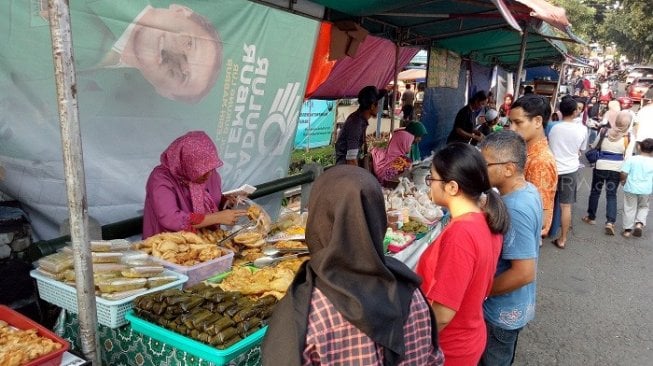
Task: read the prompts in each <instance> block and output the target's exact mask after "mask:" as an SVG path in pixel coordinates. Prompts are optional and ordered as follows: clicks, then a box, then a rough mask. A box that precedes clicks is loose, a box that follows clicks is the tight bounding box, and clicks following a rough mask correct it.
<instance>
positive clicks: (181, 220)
mask: <svg viewBox="0 0 653 366" xmlns="http://www.w3.org/2000/svg"><path fill="white" fill-rule="evenodd" d="M221 187H222V179H221V178H220V174H218V172H217V171H214V172H213V174H211V176H210V177H209V179H208V181H207V182H206V191H207V192H208V193H209V194H208V195H205V197H209V196H210V197H211V199H212V200H213V203H212V204H210V205H205V206H213V207H220V206H219V205H220V201H221V199H222V188H221ZM145 190H146V194H145V208H144V212H143V239H145V238H148V237H150V236H152V235H155V234H158V233H160V232H164V231H180V230H192V224H193V223H192V217H191V216H193V214H194V212H193V208H192V207H193V206H192V202H191V196H190V190H189V189H188V186H187V185H186V184H184V183H182V182H181V181H180V180H179V179H177V178H175V177H174V176H173V175H172V174H171V173H170V171H169V170H168V169H167V168H166V167H164V166H162V165H159V166H157V167H156V168H154V170H153V171H152V173H151V174H150V177H149V179H148V180H147V185H146V188H145ZM207 199H208V198H207ZM206 213H209V212H206Z"/></svg>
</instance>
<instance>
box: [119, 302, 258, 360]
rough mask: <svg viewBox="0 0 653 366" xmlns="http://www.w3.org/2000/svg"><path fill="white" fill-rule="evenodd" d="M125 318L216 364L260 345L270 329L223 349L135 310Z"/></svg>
mask: <svg viewBox="0 0 653 366" xmlns="http://www.w3.org/2000/svg"><path fill="white" fill-rule="evenodd" d="M125 318H126V319H127V320H129V322H130V323H131V327H132V329H133V330H134V331H136V332H139V333H141V334H144V335H146V336H148V337H150V338H152V339H156V340H158V341H160V342H163V343H166V344H169V345H171V346H172V347H175V348H177V349H179V350H181V351H186V352H188V353H189V354H191V355H193V356H196V357H199V358H201V359H203V360H206V361H209V362H213V363H215V364H216V365H226V364H227V363H228V362H229V361H231V360H233V359H234V358H236V357H238V356H239V355H241V354H243V353H245V352H247V351H249V350H250V349H252V348H254V347H256V346H257V345H259V344H260V343H261V342H262V341H263V336H264V335H265V332H266V331H267V329H268V327H267V326H265V327H263V328H261V329H259V330H257V331H256V332H254V333H252V334H250V335H249V336H248V337H247V338H245V339H243V340H241V341H239V342H238V343H236V344H234V345H233V346H231V347H229V348H226V349H223V350H221V349H217V348H215V347H211V346H209V345H207V344H204V343H202V342H199V341H196V340H194V339H191V338H188V337H186V336H183V335H181V334H179V333H176V332H173V331H171V330H168V329H166V328H163V327H160V326H158V325H156V324H152V323H150V322H148V321H146V320H143V319H141V318H139V317H138V316H136V314H134V311H133V310H130V311H129V312H128V313H127V314H126V315H125Z"/></svg>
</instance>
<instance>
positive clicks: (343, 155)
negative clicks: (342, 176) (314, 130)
mask: <svg viewBox="0 0 653 366" xmlns="http://www.w3.org/2000/svg"><path fill="white" fill-rule="evenodd" d="M384 95H385V93H384V92H380V91H379V90H378V89H377V88H376V87H375V86H372V85H370V86H366V87H364V88H363V89H361V90H360V91H359V92H358V109H357V110H356V111H355V112H354V113H352V114H350V115H349V117H347V120H346V121H345V124H344V125H343V126H342V130H341V131H340V134H339V135H338V139H337V140H336V164H350V165H358V159H359V158H361V157H362V156H363V155H364V154H365V153H367V148H366V146H365V145H366V144H365V135H366V134H365V132H366V130H367V125H368V122H367V120H368V119H370V118H371V117H375V116H376V113H377V108H378V104H379V99H381V98H382V97H383V96H384Z"/></svg>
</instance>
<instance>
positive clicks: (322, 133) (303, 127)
mask: <svg viewBox="0 0 653 366" xmlns="http://www.w3.org/2000/svg"><path fill="white" fill-rule="evenodd" d="M335 120H336V102H335V101H333V100H317V99H309V100H307V101H305V102H304V104H303V105H302V110H301V112H300V113H299V122H298V125H297V133H296V134H295V149H303V148H307V147H308V148H313V147H321V146H327V145H329V144H330V143H331V135H332V134H333V128H334V125H335Z"/></svg>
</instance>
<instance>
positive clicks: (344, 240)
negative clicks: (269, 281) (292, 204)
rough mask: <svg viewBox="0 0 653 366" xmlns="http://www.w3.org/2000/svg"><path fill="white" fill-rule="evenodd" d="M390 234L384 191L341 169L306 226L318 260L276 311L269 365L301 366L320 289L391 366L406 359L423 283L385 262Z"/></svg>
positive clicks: (317, 195) (266, 355)
mask: <svg viewBox="0 0 653 366" xmlns="http://www.w3.org/2000/svg"><path fill="white" fill-rule="evenodd" d="M386 227H387V221H386V214H385V205H384V202H383V194H382V192H381V187H380V186H379V183H378V181H377V180H376V179H375V178H374V176H372V175H371V174H370V173H369V172H368V171H366V170H364V169H362V168H358V167H353V166H347V165H339V166H336V167H333V168H331V169H329V170H328V171H326V172H325V173H324V174H322V175H321V176H320V177H319V178H318V179H317V180H316V181H315V183H314V184H313V187H312V189H311V197H310V200H309V216H308V222H307V225H306V243H307V245H308V248H309V251H310V253H311V259H310V260H309V261H307V262H306V263H304V265H303V266H302V267H301V269H300V271H299V272H298V273H297V276H296V277H295V280H294V282H293V283H292V285H291V286H290V288H289V289H288V293H287V294H286V296H285V297H284V298H283V299H282V300H281V302H279V304H277V306H276V308H275V311H274V314H273V316H272V318H271V320H270V326H269V328H268V331H267V335H266V337H265V340H264V343H263V349H262V351H263V364H264V365H274V366H281V365H301V362H302V358H301V356H302V353H303V351H304V347H305V341H306V327H307V323H308V312H309V308H310V302H311V295H312V291H313V287H314V286H315V287H317V288H319V289H320V291H322V292H323V293H324V295H325V296H326V297H327V298H328V299H329V300H330V301H331V302H332V303H333V304H334V306H335V307H336V309H337V310H338V311H339V312H340V314H342V316H343V317H344V318H345V319H347V320H348V321H349V322H350V323H352V324H353V325H354V326H356V327H357V328H358V329H360V330H361V331H362V332H364V333H365V334H366V335H368V336H369V337H370V338H372V340H374V342H376V343H377V344H379V345H381V346H382V347H383V349H384V356H385V364H386V365H396V364H397V363H399V362H400V361H401V360H402V359H403V357H404V348H405V344H404V343H405V341H404V330H403V327H404V323H405V321H406V319H407V318H408V315H409V311H410V303H411V300H412V296H413V292H414V291H415V290H416V289H418V287H419V284H420V279H419V277H418V276H417V275H416V274H415V273H413V272H412V271H411V270H410V269H409V268H408V267H406V265H404V264H403V263H401V262H399V261H398V260H396V259H394V258H391V257H386V256H385V255H384V254H383V237H384V236H385V231H386Z"/></svg>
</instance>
